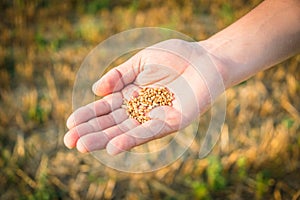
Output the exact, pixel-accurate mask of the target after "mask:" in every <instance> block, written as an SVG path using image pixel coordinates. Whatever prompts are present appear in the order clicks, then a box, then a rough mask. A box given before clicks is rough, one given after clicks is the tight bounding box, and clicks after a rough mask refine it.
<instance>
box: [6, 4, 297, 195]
mask: <svg viewBox="0 0 300 200" xmlns="http://www.w3.org/2000/svg"><path fill="white" fill-rule="evenodd" d="M101 2H102V3H99V2H97V1H93V0H91V1H79V0H75V1H71V0H67V1H63V2H62V3H61V1H57V0H55V1H41V2H39V1H18V0H13V1H9V0H4V1H2V2H1V3H0V7H1V13H0V17H1V22H0V30H1V34H0V42H1V45H0V153H1V157H0V168H1V171H0V185H1V188H0V199H101V198H102V199H112V198H114V199H187V198H192V199H195V198H196V199H224V198H225V199H253V198H256V199H276V200H277V199H294V200H296V199H299V198H300V184H299V180H300V172H299V170H300V159H299V158H300V135H299V131H300V114H299V112H300V96H299V94H300V73H299V63H300V57H299V56H296V57H294V58H291V59H289V60H287V61H285V62H283V63H281V64H279V66H277V67H275V68H273V69H271V70H268V71H266V72H263V73H259V74H258V75H256V76H255V77H254V78H252V79H250V80H248V81H247V82H245V83H243V84H240V85H239V86H236V87H234V88H231V89H229V90H228V91H227V92H226V94H227V101H228V106H227V116H226V117H227V118H226V123H225V125H224V128H223V130H222V134H221V140H220V141H219V143H218V145H217V146H216V147H215V149H214V151H213V152H212V154H211V155H210V156H209V157H208V158H206V159H202V160H198V159H197V151H198V149H199V143H198V142H195V143H194V144H193V145H192V146H191V148H190V150H189V151H188V152H187V153H186V154H185V155H184V157H183V158H182V159H179V160H177V161H176V162H175V163H173V164H172V165H170V166H168V167H166V168H164V169H161V170H159V171H157V172H155V173H147V174H125V173H121V172H117V171H114V170H112V169H109V168H106V167H105V166H103V165H102V164H100V163H99V162H97V161H96V160H95V159H94V158H93V157H92V156H90V155H83V154H79V153H77V152H76V151H75V150H74V151H73V150H71V151H70V150H67V149H66V148H65V147H64V146H63V143H62V137H63V135H64V133H65V131H66V128H65V124H64V122H65V120H66V118H67V116H68V115H69V114H70V113H71V111H72V108H71V95H72V86H73V83H74V79H75V75H76V70H77V69H78V67H79V66H80V64H81V62H82V60H83V59H84V57H85V56H86V54H87V53H88V52H89V51H90V50H91V49H92V48H93V47H94V46H95V45H96V44H97V43H99V42H100V41H102V40H104V39H105V38H107V37H109V36H110V35H112V34H114V33H117V32H120V31H123V30H126V29H130V28H133V27H143V26H162V27H168V28H172V29H175V30H178V31H181V32H183V33H186V34H188V35H190V36H192V37H194V38H195V39H197V40H200V39H204V38H206V37H208V36H209V35H211V34H212V33H214V32H216V31H217V30H219V29H221V28H223V27H225V26H226V25H228V24H230V23H231V22H232V21H234V20H235V19H237V18H238V17H240V16H241V15H243V14H244V13H246V12H247V11H249V10H250V9H251V8H253V6H254V5H257V4H258V3H259V1H256V0H252V1H249V2H248V4H245V3H243V2H245V1H242V0H236V1H232V3H226V2H227V1H222V0H218V1H213V2H211V1H206V0H200V1H190V2H187V1H183V0H176V1H162V0H160V1H155V2H154V1H133V2H131V1H125V0H122V1H118V3H117V1H101ZM124 19H126V20H124ZM208 118H209V116H207V115H205V116H203V120H204V121H205V120H206V119H208ZM202 129H205V127H200V131H201V130H202Z"/></svg>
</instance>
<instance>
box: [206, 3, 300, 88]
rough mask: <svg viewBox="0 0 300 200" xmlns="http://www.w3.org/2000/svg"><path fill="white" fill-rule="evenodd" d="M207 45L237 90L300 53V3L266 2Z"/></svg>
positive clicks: (227, 78) (231, 84) (226, 84)
mask: <svg viewBox="0 0 300 200" xmlns="http://www.w3.org/2000/svg"><path fill="white" fill-rule="evenodd" d="M202 44H203V43H202ZM204 45H205V46H206V48H207V50H208V51H209V52H210V53H211V55H212V56H213V57H215V58H216V64H217V65H219V68H221V71H222V74H223V76H224V82H225V86H226V88H228V87H230V86H233V85H235V84H237V83H239V82H241V81H243V80H245V79H247V78H249V77H251V76H252V75H254V74H256V73H257V72H259V71H262V70H265V69H267V68H269V67H271V66H273V65H275V64H277V63H279V62H281V61H283V60H285V59H287V58H289V57H291V56H293V55H296V54H298V53H299V52H300V1H299V0H266V1H264V2H262V3H261V4H260V5H259V6H257V7H256V8H255V9H253V10H252V11H251V12H249V13H248V14H247V15H245V16H244V17H242V18H241V19H240V20H238V21H236V22H235V23H233V24H232V25H230V26H229V27H227V28H225V29H224V30H222V31H220V32H218V33H217V34H215V35H213V36H212V37H211V38H209V39H208V40H206V41H205V42H204Z"/></svg>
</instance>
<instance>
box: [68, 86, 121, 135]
mask: <svg viewBox="0 0 300 200" xmlns="http://www.w3.org/2000/svg"><path fill="white" fill-rule="evenodd" d="M122 103H123V97H122V94H121V93H119V92H118V93H113V94H111V95H108V96H106V97H104V98H102V99H100V100H98V101H95V102H93V103H90V104H88V105H86V106H83V107H81V108H79V109H77V110H76V111H75V112H73V113H72V114H71V115H70V117H69V118H68V120H67V127H68V129H71V128H73V127H74V126H77V125H78V124H81V123H83V122H87V121H89V120H90V119H92V118H95V117H97V116H101V115H105V114H107V113H109V112H111V111H113V110H115V109H117V108H119V107H121V105H122Z"/></svg>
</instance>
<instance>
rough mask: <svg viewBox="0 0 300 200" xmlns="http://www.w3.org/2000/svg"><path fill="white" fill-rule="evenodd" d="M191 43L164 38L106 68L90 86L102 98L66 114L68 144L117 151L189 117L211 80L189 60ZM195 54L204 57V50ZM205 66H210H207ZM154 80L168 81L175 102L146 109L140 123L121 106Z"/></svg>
mask: <svg viewBox="0 0 300 200" xmlns="http://www.w3.org/2000/svg"><path fill="white" fill-rule="evenodd" d="M194 48H195V45H194V43H190V42H185V41H182V40H167V41H164V42H161V43H158V44H156V45H154V46H151V47H149V48H146V49H144V50H142V51H140V52H139V53H137V54H136V55H135V56H133V57H132V58H130V59H129V60H127V61H126V62H125V63H123V64H121V65H120V66H118V67H116V68H114V69H112V70H111V71H109V72H108V73H107V74H106V75H104V76H103V77H102V78H101V79H100V80H99V81H97V82H96V83H95V84H94V86H93V91H94V93H95V94H96V95H98V96H102V97H103V98H102V99H100V100H98V101H95V102H93V103H90V104H88V105H86V106H83V107H81V108H79V109H77V110H76V111H75V112H74V113H73V114H72V115H71V116H70V117H69V119H68V121H67V127H68V128H69V129H70V130H69V131H68V132H67V133H66V135H65V138H64V142H65V144H66V146H68V147H69V148H73V147H75V146H76V147H77V149H78V150H79V151H80V152H89V151H95V150H100V149H104V148H106V149H107V151H108V153H109V154H113V155H115V154H118V153H120V152H122V151H126V150H129V149H131V148H133V147H135V146H138V145H141V144H143V143H145V142H148V141H151V140H154V139H157V138H161V137H163V136H165V135H167V134H170V133H172V132H175V131H177V130H179V129H181V128H183V127H185V126H187V125H188V124H189V123H191V122H192V121H193V120H194V119H195V118H196V117H197V116H198V115H199V114H200V113H202V112H203V111H204V110H205V109H206V108H207V106H208V104H209V103H210V102H211V100H210V99H211V94H210V92H209V89H208V86H207V84H209V83H208V82H209V81H208V82H207V80H205V79H204V78H203V76H204V75H205V74H203V73H199V71H198V70H196V68H195V67H193V66H192V64H191V62H190V60H193V58H192V57H193V54H195V49H194ZM198 54H199V53H198ZM197 56H200V57H201V56H202V57H205V59H207V58H206V57H207V55H206V54H205V53H204V52H201V53H200V54H199V55H197ZM205 59H204V60H205ZM202 60H203V59H202ZM209 67H212V66H206V68H209ZM204 72H205V70H204ZM200 74H202V76H201V75H200ZM155 86H164V87H167V88H168V89H169V90H170V91H171V92H172V93H174V97H175V100H174V101H173V105H172V106H160V107H156V108H154V109H152V110H151V111H150V112H149V113H148V115H149V117H150V118H151V120H149V121H147V122H145V123H143V124H140V123H139V122H137V121H136V120H135V119H132V118H129V117H128V114H127V113H126V110H125V108H123V107H122V104H123V101H124V99H127V100H128V99H130V97H131V96H135V95H136V94H137V92H138V91H139V90H140V89H141V88H143V87H155Z"/></svg>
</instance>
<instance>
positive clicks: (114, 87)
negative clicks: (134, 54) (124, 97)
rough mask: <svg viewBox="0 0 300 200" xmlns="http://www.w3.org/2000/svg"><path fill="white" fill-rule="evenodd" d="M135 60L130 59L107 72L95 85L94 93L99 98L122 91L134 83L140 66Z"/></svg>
mask: <svg viewBox="0 0 300 200" xmlns="http://www.w3.org/2000/svg"><path fill="white" fill-rule="evenodd" d="M134 60H135V59H134V58H130V59H129V60H127V61H126V62H124V63H122V64H121V65H119V66H118V67H115V68H113V69H112V70H110V71H109V72H107V73H106V74H105V75H104V76H103V77H102V78H100V79H99V80H98V81H97V82H96V83H95V84H94V85H93V92H94V93H95V94H96V95H98V96H105V95H107V94H110V93H113V92H116V91H120V90H121V89H122V88H124V87H125V86H126V85H127V84H129V83H132V82H133V81H134V80H135V78H136V76H137V74H138V65H135V64H136V63H135V62H134Z"/></svg>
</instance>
